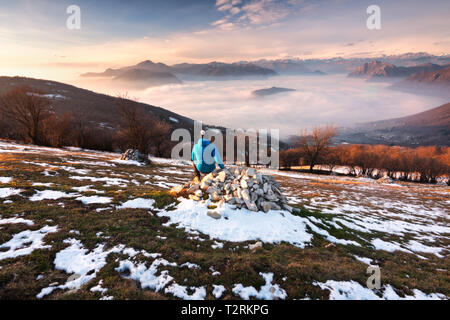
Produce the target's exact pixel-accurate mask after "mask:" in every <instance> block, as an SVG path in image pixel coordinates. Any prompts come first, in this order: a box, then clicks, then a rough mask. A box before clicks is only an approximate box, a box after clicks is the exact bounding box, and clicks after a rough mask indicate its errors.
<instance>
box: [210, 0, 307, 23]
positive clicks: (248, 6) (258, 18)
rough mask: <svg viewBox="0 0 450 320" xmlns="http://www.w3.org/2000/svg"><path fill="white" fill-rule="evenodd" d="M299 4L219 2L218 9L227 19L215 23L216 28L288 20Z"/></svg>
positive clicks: (255, 0)
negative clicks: (294, 7) (294, 6)
mask: <svg viewBox="0 0 450 320" xmlns="http://www.w3.org/2000/svg"><path fill="white" fill-rule="evenodd" d="M297 4H298V3H297V2H292V1H290V2H287V3H283V2H280V1H276V0H251V1H245V2H243V1H241V0H217V2H216V8H217V10H218V11H220V12H225V13H226V14H227V17H225V18H224V19H221V20H218V21H221V22H222V21H223V20H225V21H223V22H222V23H218V21H216V22H215V23H213V25H214V26H219V27H220V26H221V25H222V24H228V23H233V25H236V26H241V27H245V26H249V25H250V26H251V25H270V24H273V23H276V22H278V21H280V20H282V19H284V18H286V17H287V16H288V15H289V13H290V10H293V5H297Z"/></svg>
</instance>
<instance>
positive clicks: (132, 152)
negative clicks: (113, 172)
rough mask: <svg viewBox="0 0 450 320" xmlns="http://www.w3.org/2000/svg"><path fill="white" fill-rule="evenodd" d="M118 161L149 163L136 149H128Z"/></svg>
mask: <svg viewBox="0 0 450 320" xmlns="http://www.w3.org/2000/svg"><path fill="white" fill-rule="evenodd" d="M120 160H132V161H137V162H140V163H144V164H149V163H150V160H149V159H148V157H146V156H144V155H143V154H142V153H140V152H139V150H136V149H128V150H127V151H125V152H124V153H123V154H122V156H121V157H120Z"/></svg>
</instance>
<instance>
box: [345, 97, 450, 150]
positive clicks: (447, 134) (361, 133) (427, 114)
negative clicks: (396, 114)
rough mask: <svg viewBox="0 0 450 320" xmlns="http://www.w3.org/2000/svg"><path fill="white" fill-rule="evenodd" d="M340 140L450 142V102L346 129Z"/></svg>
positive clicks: (441, 143) (369, 142) (409, 143)
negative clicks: (409, 114) (407, 114)
mask: <svg viewBox="0 0 450 320" xmlns="http://www.w3.org/2000/svg"><path fill="white" fill-rule="evenodd" d="M338 142H346V143H364V144H386V145H403V146H412V147H414V146H419V145H441V146H450V103H447V104H444V105H442V106H439V107H436V108H433V109H431V110H427V111H424V112H421V113H417V114H414V115H411V116H407V117H402V118H395V119H388V120H381V121H375V122H367V123H361V124H359V125H358V126H357V127H356V128H345V129H342V130H341V132H340V134H339V137H338Z"/></svg>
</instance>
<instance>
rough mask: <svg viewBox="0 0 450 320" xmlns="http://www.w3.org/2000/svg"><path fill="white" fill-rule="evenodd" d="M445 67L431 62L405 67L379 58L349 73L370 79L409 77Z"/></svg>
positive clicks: (350, 75) (352, 75)
mask: <svg viewBox="0 0 450 320" xmlns="http://www.w3.org/2000/svg"><path fill="white" fill-rule="evenodd" d="M443 68H444V66H441V65H438V64H433V63H430V62H428V63H424V64H420V65H417V66H410V67H403V66H395V65H393V64H390V63H386V62H382V61H379V60H373V61H371V62H366V63H364V64H363V65H361V66H359V67H358V68H356V70H354V71H353V72H351V73H350V74H349V77H364V78H368V79H375V78H401V77H408V76H411V75H413V74H416V73H423V72H434V71H437V70H440V69H443Z"/></svg>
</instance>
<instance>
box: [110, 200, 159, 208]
mask: <svg viewBox="0 0 450 320" xmlns="http://www.w3.org/2000/svg"><path fill="white" fill-rule="evenodd" d="M154 204H155V200H154V199H144V198H136V199H133V200H128V201H126V202H124V203H122V205H121V206H118V207H117V209H126V208H129V209H152V208H153V205H154Z"/></svg>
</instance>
